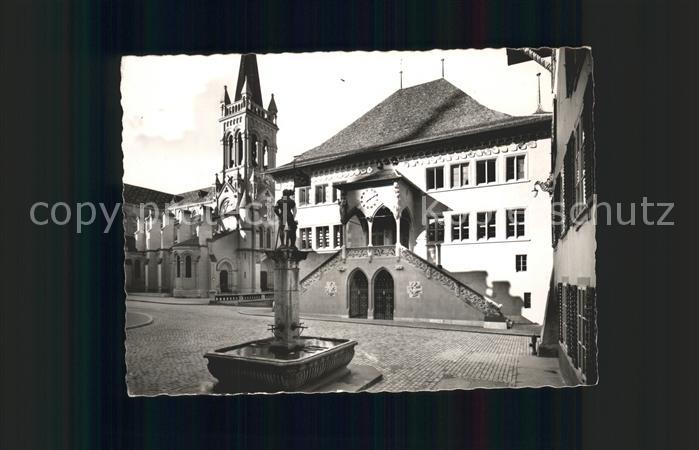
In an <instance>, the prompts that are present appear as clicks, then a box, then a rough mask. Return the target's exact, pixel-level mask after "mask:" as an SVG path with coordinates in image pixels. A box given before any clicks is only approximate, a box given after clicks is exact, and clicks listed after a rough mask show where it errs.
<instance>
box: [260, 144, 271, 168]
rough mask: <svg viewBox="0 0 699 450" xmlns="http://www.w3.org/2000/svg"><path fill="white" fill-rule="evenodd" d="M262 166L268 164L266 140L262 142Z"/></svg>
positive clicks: (265, 166)
mask: <svg viewBox="0 0 699 450" xmlns="http://www.w3.org/2000/svg"><path fill="white" fill-rule="evenodd" d="M261 159H262V168H263V169H266V168H267V167H268V166H269V145H267V141H264V143H263V144H262V158H261Z"/></svg>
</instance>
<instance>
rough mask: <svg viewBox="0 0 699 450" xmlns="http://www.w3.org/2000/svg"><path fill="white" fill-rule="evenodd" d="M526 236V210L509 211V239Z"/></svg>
mask: <svg viewBox="0 0 699 450" xmlns="http://www.w3.org/2000/svg"><path fill="white" fill-rule="evenodd" d="M523 236H524V209H523V208H519V209H508V210H507V237H508V238H511V237H523Z"/></svg>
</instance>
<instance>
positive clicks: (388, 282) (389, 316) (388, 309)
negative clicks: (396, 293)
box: [374, 269, 393, 320]
mask: <svg viewBox="0 0 699 450" xmlns="http://www.w3.org/2000/svg"><path fill="white" fill-rule="evenodd" d="M374 319H383V320H393V277H392V276H391V274H390V273H388V271H387V270H385V269H382V270H380V271H379V273H378V274H376V277H375V278H374Z"/></svg>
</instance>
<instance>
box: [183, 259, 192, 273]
mask: <svg viewBox="0 0 699 450" xmlns="http://www.w3.org/2000/svg"><path fill="white" fill-rule="evenodd" d="M184 277H185V278H192V257H191V256H189V255H187V256H185V257H184Z"/></svg>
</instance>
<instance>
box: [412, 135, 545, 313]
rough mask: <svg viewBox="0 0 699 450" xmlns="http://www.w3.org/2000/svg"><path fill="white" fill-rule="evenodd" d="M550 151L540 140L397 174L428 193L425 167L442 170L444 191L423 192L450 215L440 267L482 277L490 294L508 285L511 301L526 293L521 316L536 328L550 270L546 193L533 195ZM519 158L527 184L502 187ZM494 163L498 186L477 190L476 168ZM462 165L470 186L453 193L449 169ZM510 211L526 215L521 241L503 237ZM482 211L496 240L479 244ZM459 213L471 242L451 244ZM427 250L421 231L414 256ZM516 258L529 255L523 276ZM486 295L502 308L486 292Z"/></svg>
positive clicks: (445, 217)
mask: <svg viewBox="0 0 699 450" xmlns="http://www.w3.org/2000/svg"><path fill="white" fill-rule="evenodd" d="M550 149H551V144H550V139H541V140H538V141H535V142H534V143H530V144H529V145H527V146H526V148H523V149H515V148H514V147H513V146H501V147H499V148H498V153H497V154H495V153H494V152H491V153H490V154H482V155H481V156H475V157H474V158H459V159H454V160H452V161H446V162H443V163H441V164H440V163H437V164H429V165H416V166H415V167H408V168H401V173H403V174H404V175H405V176H406V177H408V178H409V179H410V180H411V181H412V182H414V183H415V184H416V185H418V186H419V187H420V188H422V189H424V190H426V182H425V169H426V167H436V166H440V165H441V166H442V167H444V173H445V187H444V188H443V189H438V190H430V191H427V193H428V194H429V195H431V196H432V197H434V198H435V199H436V200H438V201H439V202H441V203H443V204H445V205H446V206H448V207H449V209H450V210H451V211H449V212H445V213H444V222H445V223H444V229H445V230H444V231H445V232H444V243H443V244H442V245H441V252H440V256H441V258H440V262H441V264H442V266H443V267H444V268H445V269H447V270H449V271H450V272H466V271H485V272H487V283H488V285H489V288H490V289H491V290H492V288H493V287H494V283H501V282H509V283H510V292H509V294H510V295H511V296H519V297H523V296H524V293H525V292H530V293H531V308H528V309H523V310H522V315H523V316H524V317H526V318H527V319H529V320H531V321H533V322H537V323H543V319H544V310H545V307H546V300H547V296H548V289H549V280H550V276H551V269H552V262H551V257H552V250H551V204H550V198H549V196H548V195H547V194H546V193H539V194H537V195H536V197H535V196H534V193H533V192H532V189H533V187H534V182H535V181H544V180H546V178H547V177H548V175H549V168H550V158H551V150H550ZM504 150H507V153H504ZM513 150H515V151H513ZM522 154H523V155H526V158H525V161H526V163H525V179H524V180H520V181H510V182H505V181H502V180H505V170H506V163H505V159H506V158H507V157H508V156H512V155H522ZM476 155H477V153H476ZM492 158H496V171H497V181H496V183H493V184H488V185H478V186H475V185H474V184H475V179H476V170H475V169H476V168H475V165H476V162H477V161H479V160H484V159H492ZM462 162H469V166H470V167H469V169H470V182H471V186H470V187H463V188H459V189H452V188H450V187H449V182H450V180H449V175H448V174H449V171H448V169H449V166H451V165H452V164H455V163H462ZM514 208H524V209H525V237H524V238H507V237H506V220H505V216H506V211H507V210H508V209H514ZM484 211H496V237H495V238H494V239H489V240H478V239H477V234H476V233H477V213H478V212H484ZM457 213H465V214H466V213H467V214H469V225H470V226H469V239H467V240H465V241H452V240H451V214H457ZM426 244H427V243H426V232H424V231H423V232H422V233H421V234H420V235H419V236H418V237H417V245H416V248H415V251H416V253H417V254H420V255H421V256H423V255H424V254H426V250H424V249H425V247H426ZM515 255H527V270H526V271H525V272H517V271H516V270H515ZM486 295H487V296H489V297H490V298H492V300H494V301H495V302H497V303H502V301H500V300H498V298H496V297H493V296H492V294H490V293H489V292H488V291H486Z"/></svg>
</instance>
